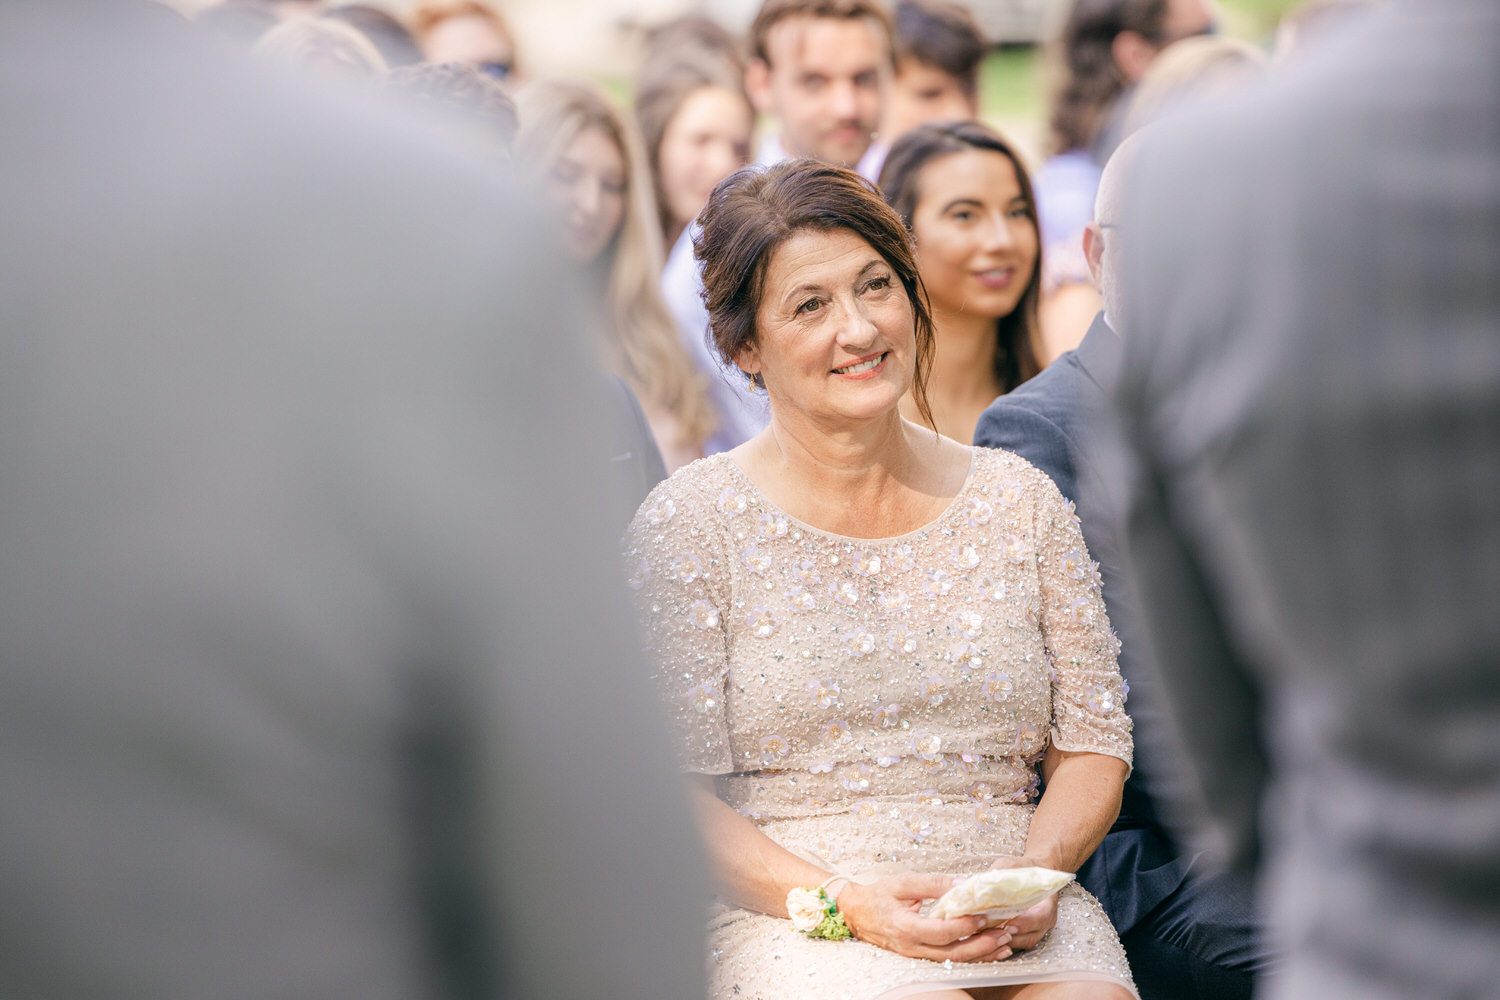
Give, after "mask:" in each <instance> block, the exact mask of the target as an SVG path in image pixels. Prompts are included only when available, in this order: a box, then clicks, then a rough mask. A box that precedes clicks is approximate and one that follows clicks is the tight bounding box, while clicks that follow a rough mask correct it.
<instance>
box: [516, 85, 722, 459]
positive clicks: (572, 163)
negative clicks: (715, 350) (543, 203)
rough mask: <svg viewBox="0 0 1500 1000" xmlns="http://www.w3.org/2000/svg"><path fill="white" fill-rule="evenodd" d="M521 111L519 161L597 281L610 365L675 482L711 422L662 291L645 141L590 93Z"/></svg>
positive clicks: (523, 104) (567, 89) (575, 92)
mask: <svg viewBox="0 0 1500 1000" xmlns="http://www.w3.org/2000/svg"><path fill="white" fill-rule="evenodd" d="M518 103H519V110H520V115H521V131H520V134H519V136H518V138H517V142H516V158H517V159H518V160H519V161H521V162H523V163H527V164H529V165H530V166H531V168H532V169H534V170H536V171H537V172H538V174H539V175H540V176H541V178H542V181H543V185H544V190H545V191H546V192H547V193H548V195H549V196H550V197H551V198H552V200H553V202H554V203H555V205H556V207H557V209H558V212H559V215H560V222H561V236H562V243H563V246H564V248H565V249H566V250H567V251H568V253H569V254H570V255H571V256H572V257H573V258H574V259H575V260H577V261H578V262H579V263H580V264H583V265H584V266H585V267H586V268H587V269H588V271H589V272H590V273H591V275H592V276H593V277H594V279H595V281H594V286H593V287H594V289H595V291H596V292H597V294H598V295H599V296H600V301H601V302H602V304H603V307H604V309H603V312H604V314H605V316H606V318H607V320H608V321H609V323H610V326H611V329H610V331H609V333H610V336H607V337H604V338H602V339H603V342H604V350H605V356H606V362H607V364H608V366H609V367H610V369H611V370H612V371H614V372H615V373H616V374H618V375H619V376H620V377H621V378H623V379H624V380H625V382H626V383H627V384H628V385H629V386H630V388H631V389H632V390H633V391H634V392H635V394H636V396H637V397H638V398H639V399H640V402H641V407H642V408H643V409H644V410H645V412H646V417H647V419H648V420H649V421H650V423H651V430H652V433H653V434H654V435H655V437H656V442H657V445H658V447H660V448H661V452H662V458H663V459H664V460H665V462H666V466H667V471H668V472H670V471H671V470H673V469H675V468H677V467H678V466H681V465H685V464H687V463H688V462H690V461H692V460H693V459H695V458H699V457H701V456H702V455H703V442H704V440H705V439H707V437H708V435H709V433H710V432H711V431H712V430H713V427H714V416H713V410H712V407H711V406H710V404H709V401H708V397H707V395H706V393H705V391H704V386H703V380H702V378H701V377H700V376H699V375H698V374H697V373H696V372H695V371H694V369H693V366H692V363H691V361H689V359H688V356H687V353H686V352H685V350H684V349H683V347H682V346H681V344H680V343H679V342H678V339H677V330H676V326H675V325H674V323H673V320H672V316H671V314H670V313H668V311H667V307H666V305H665V303H663V301H662V298H661V291H660V289H659V287H658V284H657V282H658V278H659V275H660V274H661V265H662V249H661V232H660V228H659V225H658V222H657V214H656V208H655V205H654V199H653V198H652V195H651V178H650V175H649V174H648V172H647V170H646V166H645V157H644V156H643V155H642V153H641V149H640V140H639V139H638V138H637V137H636V134H635V132H634V130H633V129H632V128H631V126H630V125H629V123H628V122H627V121H626V119H625V117H624V116H623V115H622V114H621V112H620V111H618V110H617V109H616V108H615V107H614V106H613V105H612V104H610V102H609V100H608V98H606V97H605V96H604V94H603V93H602V92H601V91H599V90H598V89H597V88H595V87H593V86H591V85H589V84H585V83H579V82H566V81H545V82H537V83H532V84H529V85H527V86H526V87H525V88H523V90H522V91H521V94H520V99H519V102H518Z"/></svg>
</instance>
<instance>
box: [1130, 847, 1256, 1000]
mask: <svg viewBox="0 0 1500 1000" xmlns="http://www.w3.org/2000/svg"><path fill="white" fill-rule="evenodd" d="M1250 901H1251V893H1250V884H1249V879H1248V878H1246V877H1245V876H1243V875H1230V874H1214V875H1206V876H1203V875H1198V874H1197V873H1192V874H1190V875H1189V876H1188V878H1187V880H1186V881H1184V882H1183V883H1182V885H1181V886H1179V887H1178V889H1177V891H1176V892H1174V893H1172V894H1171V895H1170V896H1168V897H1167V898H1166V899H1164V900H1162V902H1161V903H1160V904H1159V905H1158V906H1157V907H1156V908H1155V909H1154V910H1152V911H1151V912H1150V913H1148V914H1146V916H1145V917H1143V918H1142V919H1141V920H1140V921H1139V922H1137V923H1136V925H1135V926H1134V927H1132V928H1131V929H1130V930H1129V931H1127V932H1126V933H1125V934H1122V935H1121V936H1120V940H1121V942H1122V943H1123V944H1124V945H1125V952H1126V954H1127V955H1128V956H1129V958H1130V970H1131V972H1132V973H1134V974H1135V985H1136V988H1137V989H1139V990H1140V992H1141V1000H1198V998H1202V1000H1249V997H1250V995H1251V991H1252V989H1253V987H1254V985H1255V976H1256V975H1257V974H1259V973H1263V972H1265V970H1266V968H1267V967H1268V965H1269V957H1268V955H1267V953H1266V951H1265V949H1264V947H1263V946H1262V944H1261V941H1260V938H1259V933H1258V928H1257V926H1256V921H1255V916H1254V914H1253V913H1252V912H1251V905H1250Z"/></svg>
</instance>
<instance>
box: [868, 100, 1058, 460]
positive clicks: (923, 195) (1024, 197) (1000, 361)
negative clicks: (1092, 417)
mask: <svg viewBox="0 0 1500 1000" xmlns="http://www.w3.org/2000/svg"><path fill="white" fill-rule="evenodd" d="M880 187H881V190H882V191H884V192H885V198H886V201H887V202H889V203H890V205H891V207H892V208H894V209H895V210H896V212H897V214H899V215H900V216H901V220H902V221H903V222H904V223H906V226H907V228H908V229H909V230H910V231H911V234H912V237H913V240H914V242H915V243H916V258H917V266H918V267H919V268H920V270H921V272H922V283H923V284H924V285H925V286H926V287H927V294H928V297H929V298H930V300H931V303H932V318H933V325H934V326H935V327H936V344H935V348H934V358H933V368H932V371H933V376H932V385H931V387H930V390H931V395H930V398H931V403H932V410H933V414H934V416H935V417H936V419H937V429H938V430H939V431H941V432H942V433H944V434H946V435H948V436H949V437H951V438H953V439H954V440H957V441H963V442H966V443H967V442H970V441H973V440H974V425H975V424H976V423H978V421H979V415H980V414H981V413H983V412H984V408H985V407H986V406H988V405H989V404H990V403H991V402H993V401H994V399H995V397H996V396H998V395H1001V394H1002V393H1006V392H1009V391H1010V390H1012V389H1014V388H1015V387H1016V386H1018V385H1020V384H1021V383H1022V382H1025V381H1026V380H1027V379H1029V378H1031V376H1033V375H1035V374H1036V373H1037V372H1038V371H1040V370H1041V367H1042V366H1041V364H1040V363H1039V361H1038V357H1039V351H1040V339H1041V333H1040V328H1039V326H1038V324H1037V300H1038V297H1039V296H1040V294H1041V241H1040V238H1039V237H1038V233H1037V222H1036V201H1035V199H1034V198H1033V197H1032V192H1031V181H1030V180H1029V179H1028V178H1027V176H1026V168H1025V167H1024V166H1022V165H1021V160H1020V158H1019V157H1018V156H1016V154H1015V151H1014V150H1012V149H1011V148H1010V146H1009V144H1007V143H1006V142H1005V140H1004V139H1002V138H1000V136H999V135H998V134H996V133H995V132H993V131H992V130H991V129H989V128H988V127H986V126H984V125H981V124H980V123H978V122H954V123H951V124H944V125H923V126H921V127H919V128H916V129H913V130H912V131H910V132H908V133H907V134H906V135H904V136H903V137H902V138H901V139H899V140H898V141H897V142H896V145H895V146H893V147H892V148H891V154H890V156H888V157H887V158H886V161H885V168H884V169H883V170H882V171H881V174H880ZM914 412H915V400H912V401H909V403H908V414H911V413H914Z"/></svg>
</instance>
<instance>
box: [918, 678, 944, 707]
mask: <svg viewBox="0 0 1500 1000" xmlns="http://www.w3.org/2000/svg"><path fill="white" fill-rule="evenodd" d="M917 697H919V698H921V699H922V700H923V701H925V702H927V704H929V705H932V706H934V707H936V706H938V705H941V704H942V703H943V702H945V701H947V700H948V682H947V681H946V680H944V679H943V678H942V677H941V676H939V675H938V674H930V675H928V676H927V677H925V678H923V679H922V683H921V685H920V686H919V687H918V688H917Z"/></svg>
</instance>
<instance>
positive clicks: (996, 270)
mask: <svg viewBox="0 0 1500 1000" xmlns="http://www.w3.org/2000/svg"><path fill="white" fill-rule="evenodd" d="M974 278H975V280H977V281H978V282H979V283H980V284H981V285H983V286H984V287H986V288H994V289H1001V288H1009V287H1010V283H1011V282H1012V281H1014V280H1015V278H1016V269H1015V268H1013V267H992V268H989V269H988V270H985V271H975V272H974Z"/></svg>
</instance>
